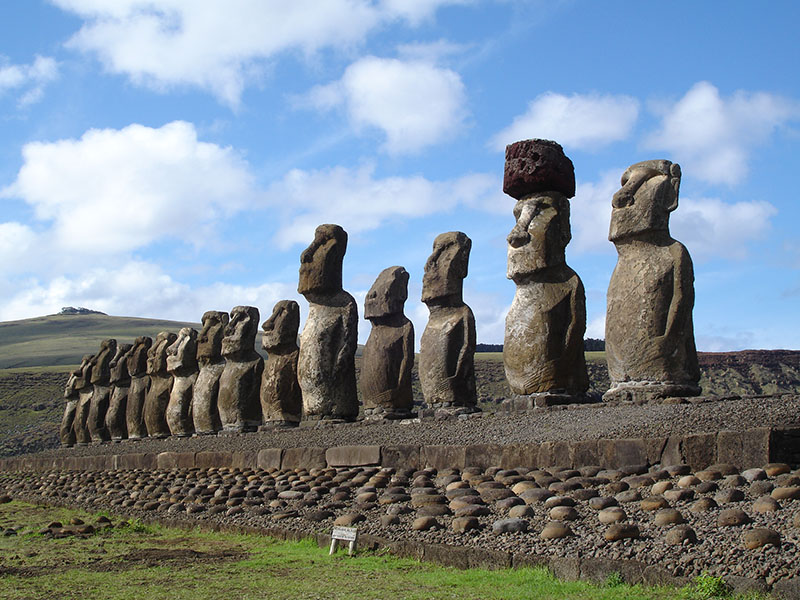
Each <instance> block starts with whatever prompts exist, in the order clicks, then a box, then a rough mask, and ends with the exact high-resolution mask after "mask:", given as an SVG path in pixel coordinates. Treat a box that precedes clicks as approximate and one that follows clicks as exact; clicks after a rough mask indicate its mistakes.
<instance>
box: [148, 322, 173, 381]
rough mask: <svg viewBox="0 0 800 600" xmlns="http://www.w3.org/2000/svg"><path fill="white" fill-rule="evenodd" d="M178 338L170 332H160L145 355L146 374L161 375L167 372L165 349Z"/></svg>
mask: <svg viewBox="0 0 800 600" xmlns="http://www.w3.org/2000/svg"><path fill="white" fill-rule="evenodd" d="M176 339H178V336H177V335H175V334H174V333H172V332H171V331H161V332H160V333H159V334H158V335H157V336H156V341H155V342H154V343H153V346H152V347H151V348H150V351H149V352H148V353H147V372H148V373H149V374H151V375H155V374H159V375H163V374H165V373H166V372H167V348H169V346H170V345H171V344H172V343H173V342H174V341H175V340H176Z"/></svg>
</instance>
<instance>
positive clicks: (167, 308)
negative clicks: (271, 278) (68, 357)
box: [0, 261, 298, 321]
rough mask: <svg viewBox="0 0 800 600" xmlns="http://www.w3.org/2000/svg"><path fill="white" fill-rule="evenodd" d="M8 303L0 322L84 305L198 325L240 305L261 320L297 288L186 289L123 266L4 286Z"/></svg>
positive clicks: (0, 309)
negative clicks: (208, 313)
mask: <svg viewBox="0 0 800 600" xmlns="http://www.w3.org/2000/svg"><path fill="white" fill-rule="evenodd" d="M4 287H7V288H8V289H7V290H6V292H7V293H6V297H7V300H6V301H5V302H4V303H3V304H2V305H0V320H4V321H5V320H15V319H24V318H29V317H33V316H38V315H46V314H52V313H55V312H58V311H59V310H60V309H61V307H63V306H86V307H89V308H92V309H94V310H100V311H102V312H105V313H108V314H113V315H136V316H148V317H154V318H161V319H174V320H182V321H199V320H200V317H201V316H202V315H203V312H205V311H206V310H225V311H228V310H230V309H231V308H232V307H234V306H236V305H240V304H244V305H249V306H256V307H258V309H259V310H260V311H261V314H262V318H266V317H265V315H266V316H269V314H270V313H271V311H272V307H273V306H274V304H275V303H276V302H277V301H278V300H282V299H284V298H292V299H297V298H298V296H297V291H296V289H295V287H296V284H285V283H266V284H263V285H259V286H241V285H231V284H226V283H213V284H211V285H207V286H200V287H194V288H193V287H191V286H189V285H187V284H185V283H181V282H179V281H175V280H174V279H173V278H172V277H171V276H170V275H169V274H167V273H165V272H164V271H162V269H161V268H160V267H158V266H157V265H154V264H152V263H148V262H142V261H128V262H126V263H124V264H122V265H120V266H119V267H117V268H113V269H107V268H99V267H98V268H90V269H86V270H85V271H82V272H81V273H79V274H69V275H64V276H60V277H56V278H53V279H51V280H49V281H44V282H42V281H28V282H26V284H25V285H24V286H22V287H21V289H20V288H18V289H16V290H15V289H13V288H11V287H10V286H4Z"/></svg>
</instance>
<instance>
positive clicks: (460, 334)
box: [419, 231, 478, 409]
mask: <svg viewBox="0 0 800 600" xmlns="http://www.w3.org/2000/svg"><path fill="white" fill-rule="evenodd" d="M471 248H472V240H470V239H469V238H468V237H467V236H466V235H465V234H464V233H461V232H460V231H450V232H448V233H442V234H440V235H438V236H436V239H435V240H434V241H433V253H432V254H431V255H430V256H429V257H428V260H427V261H426V263H425V274H424V276H423V278H422V301H423V302H424V303H425V304H426V305H427V306H428V309H429V310H430V316H429V318H428V323H427V325H426V326H425V331H424V332H423V333H422V338H421V339H420V354H419V378H420V383H421V385H422V395H423V396H424V398H425V402H426V403H427V404H428V405H429V406H432V407H438V406H444V407H466V408H469V409H472V408H473V407H474V406H475V405H476V404H477V401H478V397H477V392H476V387H475V363H474V358H475V343H476V337H475V336H476V333H475V317H474V315H473V314H472V310H471V309H470V307H469V306H467V305H466V304H464V301H463V293H462V292H463V285H464V278H465V277H466V276H467V270H468V264H469V253H470V249H471Z"/></svg>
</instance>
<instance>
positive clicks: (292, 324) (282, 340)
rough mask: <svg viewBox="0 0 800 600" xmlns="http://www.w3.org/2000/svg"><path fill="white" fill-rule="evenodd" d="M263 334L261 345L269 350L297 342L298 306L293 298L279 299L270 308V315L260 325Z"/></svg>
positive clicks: (298, 327)
mask: <svg viewBox="0 0 800 600" xmlns="http://www.w3.org/2000/svg"><path fill="white" fill-rule="evenodd" d="M261 329H263V330H264V335H263V336H262V337H261V347H262V348H264V350H266V351H269V350H271V349H272V348H277V347H279V346H283V345H286V344H296V343H297V330H298V329H300V306H299V305H298V304H297V302H295V301H294V300H281V301H280V302H278V303H277V304H276V305H275V308H273V309H272V316H271V317H270V318H269V319H267V320H266V321H264V324H263V325H261Z"/></svg>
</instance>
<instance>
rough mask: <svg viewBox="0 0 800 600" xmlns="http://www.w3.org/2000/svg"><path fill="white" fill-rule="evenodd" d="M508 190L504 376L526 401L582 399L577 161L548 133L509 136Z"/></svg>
mask: <svg viewBox="0 0 800 600" xmlns="http://www.w3.org/2000/svg"><path fill="white" fill-rule="evenodd" d="M503 191H504V192H505V193H506V194H508V195H509V196H511V197H512V198H515V199H516V200H517V204H516V206H514V217H515V218H516V221H517V222H516V224H515V225H514V228H513V229H512V230H511V233H510V234H509V235H508V278H509V279H512V280H514V283H515V284H516V285H517V292H516V294H515V295H514V302H513V303H512V304H511V309H510V310H509V312H508V316H507V317H506V333H505V343H504V346H503V362H504V364H505V370H506V378H507V379H508V384H509V387H510V388H511V391H512V392H513V393H514V394H516V395H517V396H518V399H517V400H516V401H514V402H520V403H521V404H524V405H525V407H529V406H546V405H551V404H566V403H571V402H585V401H587V400H589V398H588V397H587V396H586V394H585V392H586V390H587V389H588V388H589V378H588V375H587V373H586V363H585V360H584V356H583V334H584V332H585V331H586V297H585V293H584V290H583V283H582V282H581V279H580V277H578V275H577V273H575V271H573V270H572V269H570V268H569V266H567V262H566V258H565V254H564V251H565V249H566V247H567V244H568V243H569V241H570V239H571V237H572V234H571V232H570V225H569V198H571V197H572V196H574V195H575V170H574V167H573V166H572V161H571V160H570V159H569V158H568V157H567V156H566V155H565V154H564V151H563V150H562V148H561V146H560V145H559V144H557V143H556V142H552V141H550V140H539V139H534V140H523V141H521V142H516V143H514V144H511V145H509V146H507V147H506V163H505V173H504V178H503ZM521 407H522V406H521Z"/></svg>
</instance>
